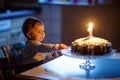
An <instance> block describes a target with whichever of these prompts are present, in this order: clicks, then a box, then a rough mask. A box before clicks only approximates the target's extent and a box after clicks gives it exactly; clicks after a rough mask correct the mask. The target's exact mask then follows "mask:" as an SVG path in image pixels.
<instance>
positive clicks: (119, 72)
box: [19, 53, 120, 80]
mask: <svg viewBox="0 0 120 80" xmlns="http://www.w3.org/2000/svg"><path fill="white" fill-rule="evenodd" d="M90 61H91V63H94V64H95V69H93V70H84V69H81V68H80V67H79V65H80V64H81V63H84V62H85V59H79V58H74V57H68V56H65V55H62V56H60V57H58V58H56V59H54V60H52V61H49V62H47V63H45V64H42V65H40V66H38V67H35V68H33V69H30V70H27V71H25V72H22V73H20V74H19V75H24V76H31V77H37V78H44V79H50V80H81V79H82V80H83V79H84V80H96V79H97V80H120V53H116V54H115V55H113V56H111V57H103V58H102V57H101V58H96V59H91V60H90Z"/></svg>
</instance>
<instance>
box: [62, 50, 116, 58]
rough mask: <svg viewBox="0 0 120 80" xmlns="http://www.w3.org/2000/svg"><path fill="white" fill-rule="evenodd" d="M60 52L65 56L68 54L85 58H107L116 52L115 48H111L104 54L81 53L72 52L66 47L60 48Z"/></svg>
mask: <svg viewBox="0 0 120 80" xmlns="http://www.w3.org/2000/svg"><path fill="white" fill-rule="evenodd" d="M60 51H61V53H62V54H63V55H66V56H69V57H75V58H86V57H90V58H98V57H99V58H100V57H102V58H103V57H105V58H107V57H108V58H109V57H111V56H113V55H114V54H115V53H116V50H115V49H112V51H111V52H109V53H107V54H105V55H81V54H76V53H74V52H72V51H71V48H68V49H63V50H60Z"/></svg>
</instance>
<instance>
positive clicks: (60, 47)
mask: <svg viewBox="0 0 120 80" xmlns="http://www.w3.org/2000/svg"><path fill="white" fill-rule="evenodd" d="M67 48H68V46H67V45H65V44H59V49H67Z"/></svg>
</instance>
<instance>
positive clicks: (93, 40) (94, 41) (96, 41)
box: [72, 37, 111, 46]
mask: <svg viewBox="0 0 120 80" xmlns="http://www.w3.org/2000/svg"><path fill="white" fill-rule="evenodd" d="M105 44H111V43H110V42H109V41H108V40H106V39H102V38H99V37H85V38H79V39H76V40H75V41H74V42H72V45H83V46H85V45H92V46H94V45H105Z"/></svg>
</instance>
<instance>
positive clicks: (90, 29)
mask: <svg viewBox="0 0 120 80" xmlns="http://www.w3.org/2000/svg"><path fill="white" fill-rule="evenodd" d="M92 29H93V23H92V22H90V23H89V24H88V29H87V31H88V32H89V36H90V37H91V36H93V35H92Z"/></svg>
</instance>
